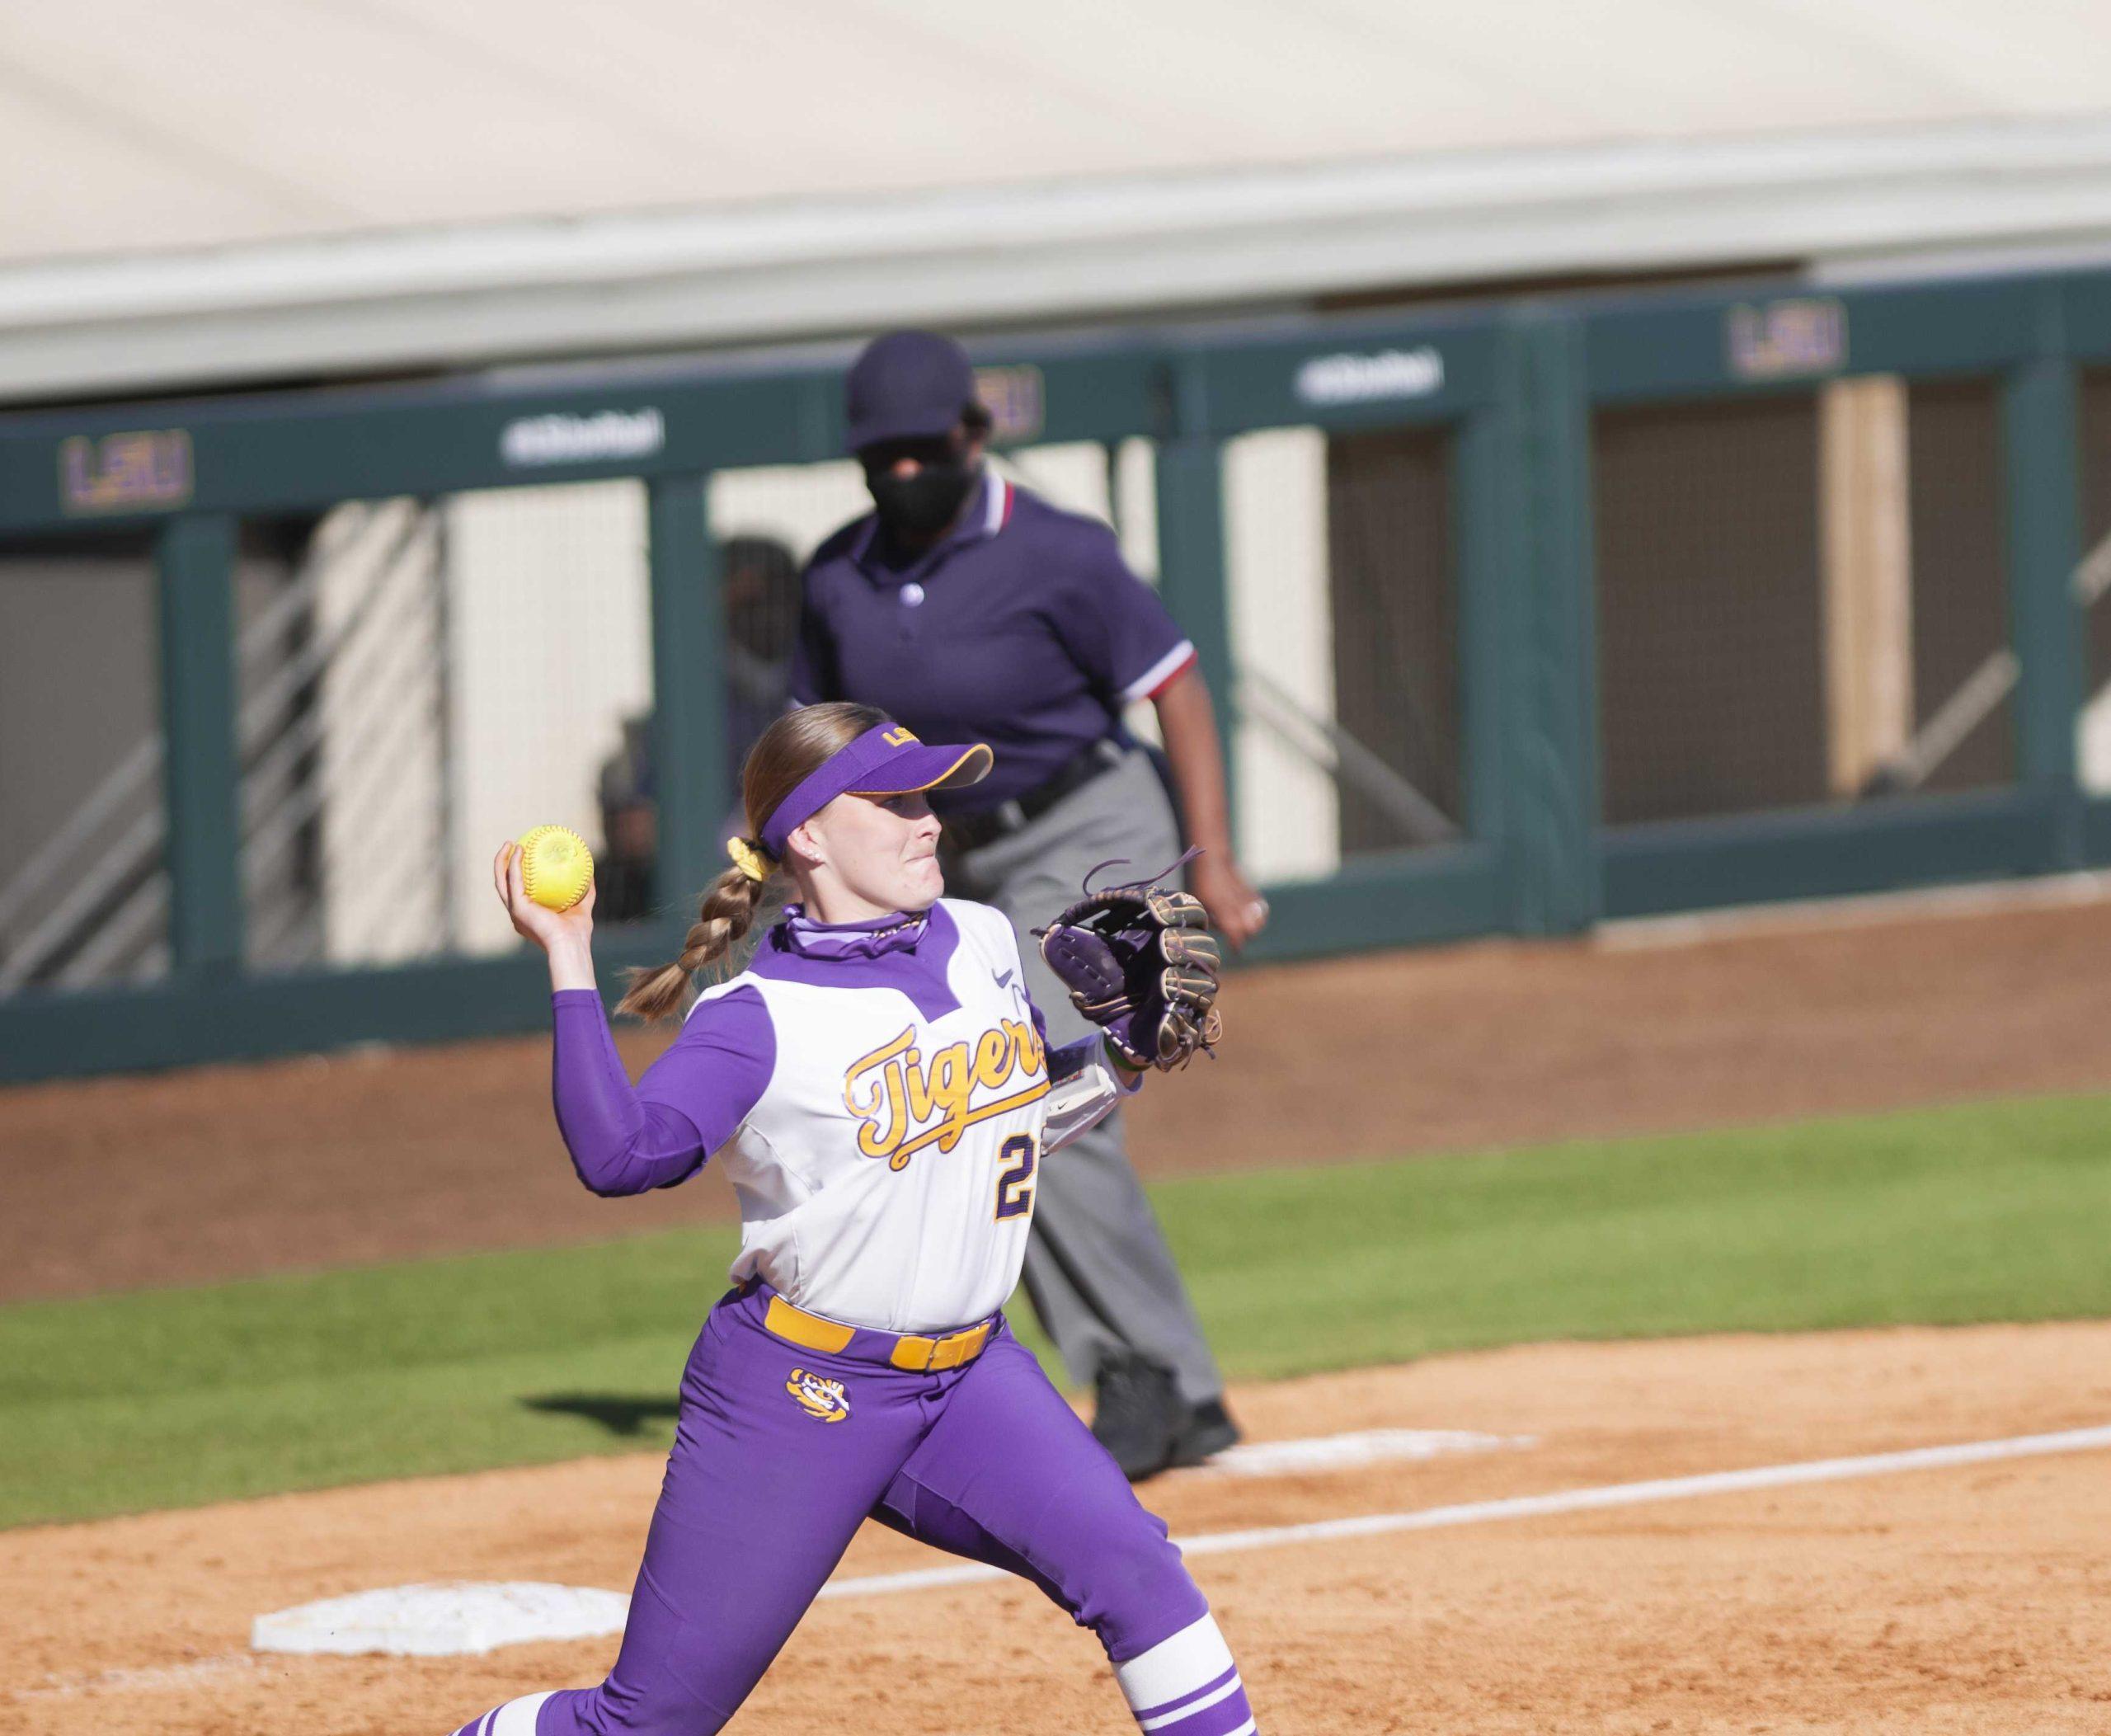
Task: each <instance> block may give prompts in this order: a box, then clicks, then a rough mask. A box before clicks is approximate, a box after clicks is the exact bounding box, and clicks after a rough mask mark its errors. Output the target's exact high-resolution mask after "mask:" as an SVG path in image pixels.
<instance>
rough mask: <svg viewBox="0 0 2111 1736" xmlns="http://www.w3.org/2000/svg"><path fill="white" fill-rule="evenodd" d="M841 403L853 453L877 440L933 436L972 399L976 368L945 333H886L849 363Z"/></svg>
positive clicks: (956, 419)
mask: <svg viewBox="0 0 2111 1736" xmlns="http://www.w3.org/2000/svg"><path fill="white" fill-rule="evenodd" d="M973 402H975V369H973V368H972V367H971V366H970V365H968V360H967V352H966V350H963V349H961V346H959V345H958V344H957V343H955V342H954V341H952V339H951V338H950V337H941V336H938V333H937V332H887V333H886V334H885V335H884V336H880V337H876V338H874V339H873V340H872V342H870V343H869V344H867V345H866V346H865V350H864V353H863V355H860V356H859V357H858V360H857V361H856V362H855V363H853V365H852V366H851V369H850V377H849V379H847V380H846V381H844V412H845V414H846V415H847V416H848V417H849V423H850V433H849V440H847V441H846V442H845V444H846V445H848V446H849V449H850V450H851V451H853V452H858V451H861V450H863V449H864V448H865V447H867V446H875V445H878V444H879V443H880V442H881V441H882V440H935V439H937V438H938V437H939V436H940V435H947V434H950V433H952V430H953V428H954V426H955V425H956V424H957V423H958V422H959V421H960V420H961V415H962V413H963V412H966V409H967V408H968V407H969V406H970V405H971V404H972V403H973Z"/></svg>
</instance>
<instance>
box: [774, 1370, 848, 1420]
mask: <svg viewBox="0 0 2111 1736" xmlns="http://www.w3.org/2000/svg"><path fill="white" fill-rule="evenodd" d="M784 1390H785V1391H787V1392H788V1393H790V1394H791V1395H792V1399H793V1400H794V1401H795V1402H796V1403H797V1405H798V1407H799V1409H802V1410H803V1411H805V1412H806V1414H807V1415H808V1416H810V1417H811V1418H813V1419H814V1420H815V1421H816V1423H840V1422H841V1421H843V1419H844V1418H845V1417H847V1416H849V1414H850V1394H849V1390H848V1389H847V1388H846V1387H845V1386H844V1384H843V1382H842V1381H830V1380H826V1379H824V1378H823V1377H822V1376H820V1375H817V1374H808V1373H807V1372H806V1370H805V1369H803V1368H795V1369H793V1370H792V1378H791V1379H790V1380H788V1381H786V1382H785V1383H784Z"/></svg>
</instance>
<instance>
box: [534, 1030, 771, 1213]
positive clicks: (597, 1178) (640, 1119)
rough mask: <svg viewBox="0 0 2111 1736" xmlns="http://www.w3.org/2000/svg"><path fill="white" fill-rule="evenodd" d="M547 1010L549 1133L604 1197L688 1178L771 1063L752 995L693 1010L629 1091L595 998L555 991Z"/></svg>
mask: <svg viewBox="0 0 2111 1736" xmlns="http://www.w3.org/2000/svg"><path fill="white" fill-rule="evenodd" d="M550 1005H551V1011H552V1028H553V1042H552V1055H551V1066H550V1075H551V1076H550V1094H551V1096H552V1099H553V1100H554V1102H555V1103H556V1106H557V1128H558V1131H560V1132H562V1134H563V1135H564V1142H565V1146H566V1149H567V1150H569V1151H570V1152H571V1164H572V1168H573V1169H576V1170H577V1171H578V1173H579V1179H580V1180H581V1181H582V1182H583V1183H585V1184H586V1186H587V1187H588V1188H590V1189H591V1190H592V1191H593V1192H595V1193H598V1194H601V1195H603V1196H604V1197H607V1196H613V1195H616V1194H624V1193H645V1192H646V1191H647V1190H648V1189H651V1188H671V1187H673V1186H674V1185H675V1183H677V1182H682V1181H686V1180H688V1179H689V1177H690V1176H692V1175H693V1174H696V1172H697V1171H698V1169H702V1168H703V1164H704V1160H706V1159H707V1158H708V1157H709V1156H710V1155H711V1154H712V1152H713V1151H715V1150H717V1149H718V1148H719V1146H722V1145H724V1144H725V1143H726V1140H727V1139H729V1138H730V1137H731V1136H732V1133H733V1130H734V1129H735V1128H736V1127H739V1126H740V1123H741V1122H743V1121H744V1120H745V1119H746V1117H747V1115H748V1113H749V1111H750V1110H751V1109H753V1108H755V1104H756V1103H757V1102H758V1101H759V1100H760V1099H761V1097H762V1094H763V1092H764V1089H765V1088H767V1086H768V1085H769V1076H770V1074H771V1072H772V1070H773V1069H774V1067H775V1066H776V1062H777V1043H776V1033H775V1032H774V1030H773V1028H772V1027H771V1025H770V1022H769V1010H768V1009H766V1008H765V1007H764V1004H763V999H762V996H761V995H759V994H757V993H756V992H755V990H753V989H751V988H740V989H736V990H733V991H732V993H731V994H729V995H720V996H718V997H717V998H716V999H714V1000H711V1001H710V1002H708V1003H707V1004H705V1005H703V1006H702V1007H699V1008H698V1009H697V1010H696V1012H695V1014H693V1016H692V1017H691V1018H690V1019H689V1021H688V1023H685V1024H684V1026H683V1027H682V1031H681V1034H680V1035H679V1037H676V1038H675V1042H674V1044H673V1046H672V1047H670V1048H669V1049H668V1051H666V1053H665V1054H664V1055H662V1056H661V1057H660V1058H659V1060H657V1061H655V1062H653V1064H652V1065H651V1066H650V1067H648V1068H646V1070H645V1074H644V1076H643V1077H642V1078H641V1079H640V1080H638V1081H637V1084H635V1085H633V1084H632V1083H631V1081H630V1075H629V1074H628V1072H626V1071H625V1070H624V1069H623V1057H622V1056H620V1055H618V1053H617V1052H616V1042H615V1037H614V1035H613V1033H611V1032H610V1031H609V1015H608V1014H607V1013H606V1012H605V1011H604V1010H603V1009H602V1006H601V997H600V995H599V994H597V993H596V992H595V990H591V989H559V990H557V991H556V992H555V993H554V994H552V995H551V997H550Z"/></svg>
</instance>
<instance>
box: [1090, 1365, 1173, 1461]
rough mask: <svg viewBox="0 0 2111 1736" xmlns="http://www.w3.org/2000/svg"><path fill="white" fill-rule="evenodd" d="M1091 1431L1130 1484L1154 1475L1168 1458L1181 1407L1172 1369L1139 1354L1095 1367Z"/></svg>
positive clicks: (1170, 1456) (1171, 1456)
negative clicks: (1096, 1388) (1095, 1390)
mask: <svg viewBox="0 0 2111 1736" xmlns="http://www.w3.org/2000/svg"><path fill="white" fill-rule="evenodd" d="M1097 1385H1098V1403H1097V1404H1095V1405H1094V1407H1093V1418H1092V1432H1093V1435H1094V1437H1097V1438H1098V1442H1099V1444H1100V1445H1101V1446H1102V1447H1105V1448H1106V1449H1107V1451H1108V1452H1109V1453H1110V1454H1112V1456H1113V1459H1114V1462H1115V1463H1116V1464H1117V1465H1120V1466H1121V1475H1123V1476H1125V1477H1126V1478H1127V1479H1128V1480H1130V1481H1131V1483H1140V1482H1142V1481H1143V1480H1144V1479H1145V1477H1150V1476H1155V1475H1157V1474H1158V1473H1159V1472H1160V1471H1162V1470H1164V1469H1165V1467H1166V1466H1167V1465H1169V1464H1170V1463H1171V1462H1172V1461H1173V1437H1174V1436H1175V1435H1176V1434H1177V1433H1178V1432H1179V1428H1180V1424H1181V1421H1182V1418H1183V1417H1184V1416H1185V1415H1186V1414H1187V1413H1186V1408H1185V1407H1184V1406H1183V1405H1182V1404H1181V1402H1180V1395H1179V1393H1178V1391H1177V1390H1175V1388H1174V1386H1173V1371H1172V1370H1171V1369H1169V1368H1161V1367H1159V1366H1158V1364H1157V1363H1155V1362H1145V1361H1144V1359H1143V1358H1142V1357H1121V1358H1120V1359H1118V1360H1117V1361H1115V1362H1108V1363H1107V1364H1106V1365H1105V1366H1104V1367H1103V1368H1101V1370H1100V1371H1099V1379H1098V1383H1097Z"/></svg>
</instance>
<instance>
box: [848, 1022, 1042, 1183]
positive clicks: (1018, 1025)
mask: <svg viewBox="0 0 2111 1736" xmlns="http://www.w3.org/2000/svg"><path fill="white" fill-rule="evenodd" d="M978 1089H980V1091H982V1092H983V1093H984V1094H985V1095H984V1098H983V1100H982V1101H981V1102H980V1103H977V1102H976V1101H975V1094H976V1091H977V1090H978ZM992 1093H994V1095H990V1094H992ZM1047 1094H1048V1073H1047V1066H1046V1056H1045V1054H1044V1053H1043V1051H1042V1048H1041V1037H1040V1033H1038V1032H1037V1031H1036V1030H1035V1029H1034V1028H1033V1023H1032V1020H1031V1019H1000V1020H999V1021H998V1022H997V1023H995V1024H994V1025H992V1026H990V1028H989V1029H988V1030H986V1031H985V1032H984V1033H982V1034H981V1035H980V1037H976V1038H975V1039H974V1041H972V1042H970V1041H968V1040H967V1039H966V1038H962V1039H961V1041H960V1042H951V1043H947V1045H946V1046H945V1047H943V1048H942V1049H938V1050H935V1051H933V1052H932V1054H931V1055H929V1056H928V1057H927V1056H924V1054H923V1052H922V1051H919V1049H918V1048H917V1047H916V1028H915V1027H914V1025H911V1026H910V1027H909V1028H907V1029H905V1031H903V1032H902V1033H901V1034H900V1036H898V1037H895V1038H894V1039H893V1040H892V1041H891V1042H887V1043H884V1044H882V1046H881V1047H878V1048H877V1049H875V1050H873V1051H872V1053H871V1054H869V1055H865V1056H859V1057H858V1059H857V1060H856V1061H853V1062H851V1064H850V1066H849V1069H848V1070H846V1071H845V1072H844V1075H843V1103H844V1108H847V1109H849V1112H850V1113H852V1114H853V1115H854V1116H856V1117H858V1122H859V1123H860V1125H859V1127H858V1150H860V1151H862V1152H863V1153H864V1154H865V1155H866V1156H867V1157H883V1158H885V1159H886V1160H887V1167H888V1168H889V1169H905V1168H906V1167H907V1166H908V1163H909V1160H910V1158H912V1157H914V1155H916V1154H917V1153H918V1152H919V1151H921V1150H923V1149H924V1147H925V1146H929V1145H935V1146H938V1149H939V1150H941V1151H950V1150H952V1149H953V1147H954V1146H957V1145H958V1144H959V1143H960V1141H961V1135H962V1134H964V1133H965V1132H966V1131H967V1130H968V1129H969V1128H970V1127H973V1126H975V1124H976V1122H985V1121H987V1120H989V1119H990V1117H992V1116H994V1115H1002V1114H1004V1113H1005V1112H1006V1111H1007V1110H1010V1109H1017V1108H1023V1107H1024V1106H1025V1105H1026V1104H1027V1103H1033V1102H1035V1101H1037V1099H1041V1098H1043V1097H1046V1095H1047Z"/></svg>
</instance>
